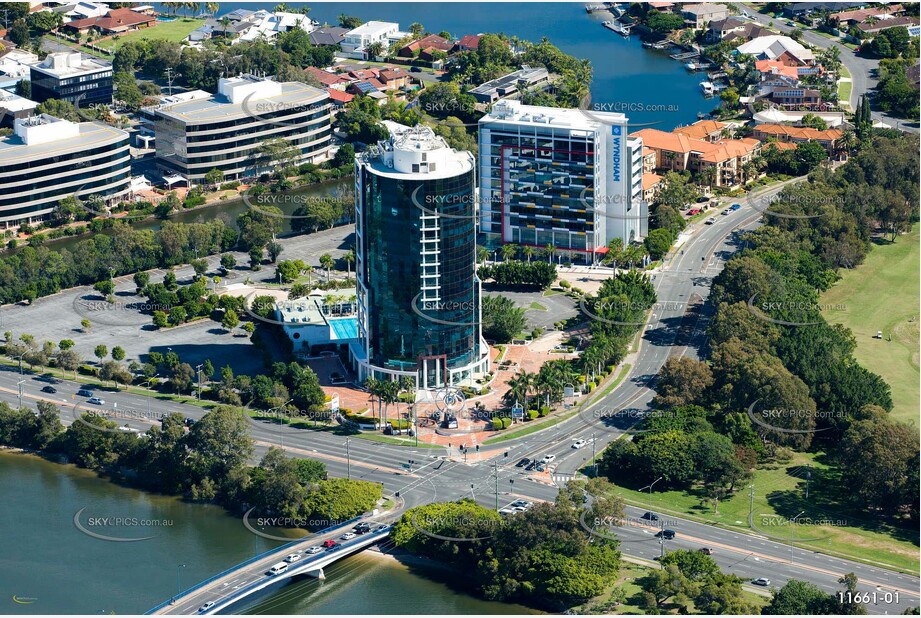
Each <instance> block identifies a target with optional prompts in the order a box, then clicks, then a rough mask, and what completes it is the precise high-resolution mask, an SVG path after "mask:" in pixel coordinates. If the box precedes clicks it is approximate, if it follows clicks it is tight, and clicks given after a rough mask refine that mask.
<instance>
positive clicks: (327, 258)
mask: <svg viewBox="0 0 921 618" xmlns="http://www.w3.org/2000/svg"><path fill="white" fill-rule="evenodd" d="M335 264H336V262H335V260H333V256H331V255H330V254H328V253H324V254H323V255H321V256H320V266H322V267H323V268H325V269H326V281H327V282H329V271H330V270H332V268H333V266H334V265H335Z"/></svg>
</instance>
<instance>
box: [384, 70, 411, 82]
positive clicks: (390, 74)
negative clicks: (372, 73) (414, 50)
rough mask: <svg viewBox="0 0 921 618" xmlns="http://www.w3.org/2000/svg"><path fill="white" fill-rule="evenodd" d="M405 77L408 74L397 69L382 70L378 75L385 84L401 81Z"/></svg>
mask: <svg viewBox="0 0 921 618" xmlns="http://www.w3.org/2000/svg"><path fill="white" fill-rule="evenodd" d="M407 75H408V73H407V72H406V71H405V70H403V69H401V68H399V67H394V68H392V69H383V70H381V72H380V73H379V77H380V79H381V80H383V81H385V82H389V81H391V80H394V79H402V78H404V77H406V76H407Z"/></svg>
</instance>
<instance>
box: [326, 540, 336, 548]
mask: <svg viewBox="0 0 921 618" xmlns="http://www.w3.org/2000/svg"><path fill="white" fill-rule="evenodd" d="M334 545H336V541H334V540H332V539H326V540H325V541H323V547H324V548H325V549H329V548H330V547H333V546H334Z"/></svg>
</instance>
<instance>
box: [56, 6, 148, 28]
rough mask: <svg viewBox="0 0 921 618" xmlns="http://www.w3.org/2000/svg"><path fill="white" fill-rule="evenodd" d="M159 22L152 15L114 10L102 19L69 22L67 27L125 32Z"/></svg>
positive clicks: (90, 18) (93, 18) (126, 10)
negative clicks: (141, 25)
mask: <svg viewBox="0 0 921 618" xmlns="http://www.w3.org/2000/svg"><path fill="white" fill-rule="evenodd" d="M155 21H157V18H156V17H153V16H152V15H144V14H143V13H138V12H137V11H132V10H131V9H112V10H111V11H109V12H108V14H106V15H104V16H102V17H87V18H86V19H75V20H73V21H69V22H67V23H66V24H64V25H65V26H67V27H68V28H74V29H76V30H84V29H86V28H92V27H96V28H99V29H100V30H111V31H116V30H124V29H126V28H131V27H133V26H138V25H140V24H148V23H150V22H155Z"/></svg>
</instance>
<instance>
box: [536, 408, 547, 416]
mask: <svg viewBox="0 0 921 618" xmlns="http://www.w3.org/2000/svg"><path fill="white" fill-rule="evenodd" d="M538 414H540V415H541V416H547V415H548V414H550V408H548V407H547V406H541V407H540V410H538Z"/></svg>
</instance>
